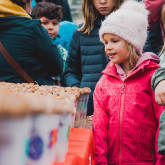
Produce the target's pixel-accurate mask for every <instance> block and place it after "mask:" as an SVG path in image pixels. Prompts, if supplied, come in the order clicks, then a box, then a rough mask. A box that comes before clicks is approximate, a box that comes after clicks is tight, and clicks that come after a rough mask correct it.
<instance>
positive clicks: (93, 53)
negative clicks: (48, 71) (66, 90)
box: [63, 0, 124, 116]
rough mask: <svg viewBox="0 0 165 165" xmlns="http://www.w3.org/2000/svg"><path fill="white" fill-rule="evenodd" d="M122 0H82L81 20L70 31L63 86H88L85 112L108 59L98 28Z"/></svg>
mask: <svg viewBox="0 0 165 165" xmlns="http://www.w3.org/2000/svg"><path fill="white" fill-rule="evenodd" d="M123 1H124V0H82V12H83V17H84V24H82V25H81V26H80V27H79V29H78V30H76V32H75V33H74V35H73V38H72V41H71V44H70V49H69V57H68V59H67V64H66V72H65V74H64V79H63V85H64V86H70V87H71V86H78V87H90V88H91V93H90V98H89V102H88V108H87V109H88V110H87V116H91V115H92V114H93V91H94V88H95V85H96V83H97V81H98V80H99V78H100V77H101V71H102V70H103V69H105V67H106V65H107V63H108V59H107V57H106V55H105V52H104V45H103V44H102V43H101V42H100V40H99V35H98V30H99V28H100V26H101V21H103V20H104V18H105V16H106V15H108V14H109V13H111V12H112V11H114V10H116V9H117V8H119V6H120V4H121V3H122V2H123Z"/></svg>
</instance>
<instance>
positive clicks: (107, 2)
mask: <svg viewBox="0 0 165 165" xmlns="http://www.w3.org/2000/svg"><path fill="white" fill-rule="evenodd" d="M93 5H94V7H95V8H96V10H97V11H98V12H99V13H100V14H101V15H108V14H109V13H110V12H112V10H113V8H114V1H113V0H93Z"/></svg>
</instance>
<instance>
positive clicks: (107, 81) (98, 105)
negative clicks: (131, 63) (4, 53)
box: [93, 54, 165, 165]
mask: <svg viewBox="0 0 165 165" xmlns="http://www.w3.org/2000/svg"><path fill="white" fill-rule="evenodd" d="M152 55H153V54H152ZM146 57H147V56H145V58H146ZM143 58H144V57H143ZM139 61H141V63H140V64H139V65H138V66H137V67H136V68H135V69H134V70H133V71H132V72H131V73H130V75H129V76H128V77H127V78H125V80H124V81H122V79H121V77H122V76H123V75H122V73H121V75H120V76H119V74H117V69H116V66H115V65H112V63H111V62H110V63H109V64H108V66H107V68H106V69H105V70H104V71H103V72H102V73H103V76H102V77H101V79H100V80H99V82H98V83H97V85H96V88H95V92H94V116H93V131H94V138H95V147H96V148H95V149H96V153H95V161H96V165H97V164H99V165H106V164H110V165H155V164H156V165H165V158H164V156H160V155H158V154H157V152H156V150H157V142H156V132H157V130H158V122H159V116H160V114H161V112H162V111H163V109H164V107H162V106H159V105H158V104H156V102H155V97H154V93H153V92H152V89H151V77H152V75H153V73H154V72H155V71H156V69H157V68H159V65H158V64H156V63H155V62H154V61H153V59H152V58H151V59H145V60H139ZM155 144H156V145H155Z"/></svg>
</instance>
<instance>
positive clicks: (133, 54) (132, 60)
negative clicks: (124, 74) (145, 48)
mask: <svg viewBox="0 0 165 165" xmlns="http://www.w3.org/2000/svg"><path fill="white" fill-rule="evenodd" d="M127 50H128V54H127V55H128V60H129V69H130V70H131V69H133V68H134V67H135V66H136V63H137V61H138V60H139V58H140V56H139V55H138V53H137V51H136V49H135V47H134V46H132V45H131V44H130V43H127Z"/></svg>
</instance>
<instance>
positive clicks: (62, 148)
mask: <svg viewBox="0 0 165 165" xmlns="http://www.w3.org/2000/svg"><path fill="white" fill-rule="evenodd" d="M71 118H72V114H71V113H67V114H61V119H60V125H59V131H58V134H57V144H56V159H55V161H57V162H62V161H64V160H65V155H66V153H67V151H68V136H69V132H70V124H71Z"/></svg>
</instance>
